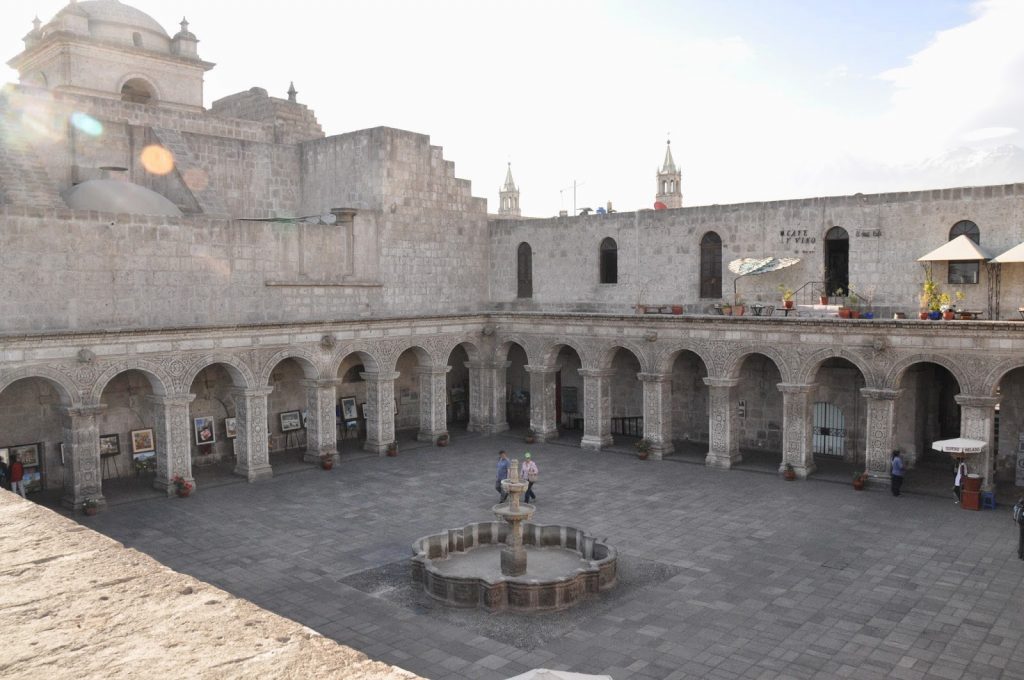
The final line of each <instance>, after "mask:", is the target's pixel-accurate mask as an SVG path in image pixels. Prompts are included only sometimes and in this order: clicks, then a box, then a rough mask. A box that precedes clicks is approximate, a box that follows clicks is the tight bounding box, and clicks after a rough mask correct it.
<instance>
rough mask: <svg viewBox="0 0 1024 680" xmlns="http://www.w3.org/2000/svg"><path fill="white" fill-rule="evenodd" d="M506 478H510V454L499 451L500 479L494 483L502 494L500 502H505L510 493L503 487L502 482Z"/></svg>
mask: <svg viewBox="0 0 1024 680" xmlns="http://www.w3.org/2000/svg"><path fill="white" fill-rule="evenodd" d="M505 479H508V454H506V453H505V452H504V451H501V452H499V453H498V481H496V482H495V483H494V488H495V489H496V490H497V492H498V493H500V494H501V500H500V501H498V502H499V503H504V502H505V501H506V500H507V499H508V494H507V493H506V492H505V490H504V489H503V488H501V482H502V480H505Z"/></svg>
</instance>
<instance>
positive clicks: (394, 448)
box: [387, 442, 398, 458]
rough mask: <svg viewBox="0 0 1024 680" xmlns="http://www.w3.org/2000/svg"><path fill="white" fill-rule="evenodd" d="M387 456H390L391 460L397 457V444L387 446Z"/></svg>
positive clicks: (392, 443)
mask: <svg viewBox="0 0 1024 680" xmlns="http://www.w3.org/2000/svg"><path fill="white" fill-rule="evenodd" d="M387 455H389V456H391V457H392V458H394V457H395V456H397V455H398V442H391V443H390V444H388V448H387Z"/></svg>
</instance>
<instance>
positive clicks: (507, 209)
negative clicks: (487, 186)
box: [498, 163, 522, 217]
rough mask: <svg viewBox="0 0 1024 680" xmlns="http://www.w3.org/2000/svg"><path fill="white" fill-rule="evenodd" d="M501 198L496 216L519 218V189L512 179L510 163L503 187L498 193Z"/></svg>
mask: <svg viewBox="0 0 1024 680" xmlns="http://www.w3.org/2000/svg"><path fill="white" fill-rule="evenodd" d="M498 194H499V196H500V198H501V205H500V207H499V208H498V215H500V216H502V217H521V216H522V212H520V210H519V187H517V186H516V183H515V181H514V180H513V179H512V163H509V164H508V171H507V172H506V173H505V186H503V187H501V189H500V190H499V191H498Z"/></svg>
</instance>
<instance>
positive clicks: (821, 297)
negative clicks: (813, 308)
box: [818, 295, 828, 305]
mask: <svg viewBox="0 0 1024 680" xmlns="http://www.w3.org/2000/svg"><path fill="white" fill-rule="evenodd" d="M818 304H820V305H827V304H828V296H827V295H819V296H818Z"/></svg>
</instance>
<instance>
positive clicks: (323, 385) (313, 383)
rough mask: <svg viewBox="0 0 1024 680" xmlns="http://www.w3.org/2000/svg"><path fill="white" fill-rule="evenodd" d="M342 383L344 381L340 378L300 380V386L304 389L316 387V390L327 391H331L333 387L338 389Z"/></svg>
mask: <svg viewBox="0 0 1024 680" xmlns="http://www.w3.org/2000/svg"><path fill="white" fill-rule="evenodd" d="M341 382H342V381H341V380H340V379H339V378H325V379H310V378H307V379H305V380H300V381H299V384H300V385H302V386H303V387H315V388H318V389H325V390H326V389H330V388H332V387H337V386H338V385H340V384H341Z"/></svg>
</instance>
